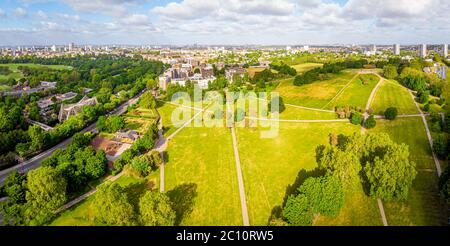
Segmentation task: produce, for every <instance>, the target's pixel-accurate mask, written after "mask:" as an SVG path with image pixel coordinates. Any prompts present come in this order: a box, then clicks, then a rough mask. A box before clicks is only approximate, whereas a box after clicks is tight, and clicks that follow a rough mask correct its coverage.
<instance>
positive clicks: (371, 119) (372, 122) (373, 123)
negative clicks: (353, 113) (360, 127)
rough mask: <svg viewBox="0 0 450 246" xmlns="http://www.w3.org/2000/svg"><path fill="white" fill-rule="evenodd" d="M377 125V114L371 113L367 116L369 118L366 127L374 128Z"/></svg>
mask: <svg viewBox="0 0 450 246" xmlns="http://www.w3.org/2000/svg"><path fill="white" fill-rule="evenodd" d="M376 125H377V122H376V120H375V116H374V115H370V116H369V117H368V118H367V120H366V123H365V127H366V128H367V129H372V128H374V127H375V126H376Z"/></svg>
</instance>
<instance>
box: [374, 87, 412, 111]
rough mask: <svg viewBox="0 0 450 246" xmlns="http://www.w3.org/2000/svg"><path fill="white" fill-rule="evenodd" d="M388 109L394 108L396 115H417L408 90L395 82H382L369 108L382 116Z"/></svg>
mask: <svg viewBox="0 0 450 246" xmlns="http://www.w3.org/2000/svg"><path fill="white" fill-rule="evenodd" d="M389 107H396V108H397V110H398V114H418V113H419V112H418V111H417V107H416V105H415V104H414V101H413V99H412V97H411V95H410V94H409V92H408V90H407V89H406V88H405V87H403V86H401V85H400V84H399V83H398V82H396V81H390V80H384V81H383V82H382V84H381V85H380V87H378V89H377V92H376V94H375V97H374V100H373V102H372V105H371V108H372V110H373V112H374V113H375V114H379V115H383V114H384V111H385V110H386V109H387V108H389Z"/></svg>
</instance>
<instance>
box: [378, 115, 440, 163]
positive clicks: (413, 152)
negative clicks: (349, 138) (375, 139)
mask: <svg viewBox="0 0 450 246" xmlns="http://www.w3.org/2000/svg"><path fill="white" fill-rule="evenodd" d="M369 132H375V133H376V132H386V133H388V134H389V136H390V137H391V139H392V140H394V141H395V142H397V143H405V144H406V145H408V146H409V153H410V156H411V159H412V160H413V161H415V162H416V165H417V168H419V169H433V170H434V169H435V164H434V161H433V158H432V155H431V147H430V144H429V142H428V138H427V135H426V132H425V126H424V125H423V122H422V118H420V117H412V118H397V119H395V120H393V121H388V120H380V119H379V120H377V126H376V127H375V128H374V129H371V130H369Z"/></svg>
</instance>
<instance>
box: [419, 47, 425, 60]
mask: <svg viewBox="0 0 450 246" xmlns="http://www.w3.org/2000/svg"><path fill="white" fill-rule="evenodd" d="M419 56H420V57H422V58H425V57H426V56H427V45H426V44H421V45H420V46H419Z"/></svg>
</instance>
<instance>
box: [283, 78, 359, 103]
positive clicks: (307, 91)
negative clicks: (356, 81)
mask: <svg viewBox="0 0 450 246" xmlns="http://www.w3.org/2000/svg"><path fill="white" fill-rule="evenodd" d="M330 76H331V78H330V79H328V80H324V81H317V82H313V83H311V84H307V85H302V86H295V85H293V81H294V80H293V79H292V80H289V81H285V82H283V83H281V84H280V85H279V86H278V87H277V89H276V90H275V91H276V92H278V93H280V96H281V97H283V101H284V102H285V103H289V104H295V105H299V106H305V107H312V108H322V107H323V106H325V105H326V104H327V103H328V102H329V101H330V100H331V99H332V98H333V97H334V96H335V95H336V94H337V93H338V92H339V91H340V90H341V89H342V88H344V86H345V85H346V84H347V83H348V82H349V81H350V80H351V79H352V78H353V77H354V76H355V73H354V72H342V73H340V74H337V75H330Z"/></svg>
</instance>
